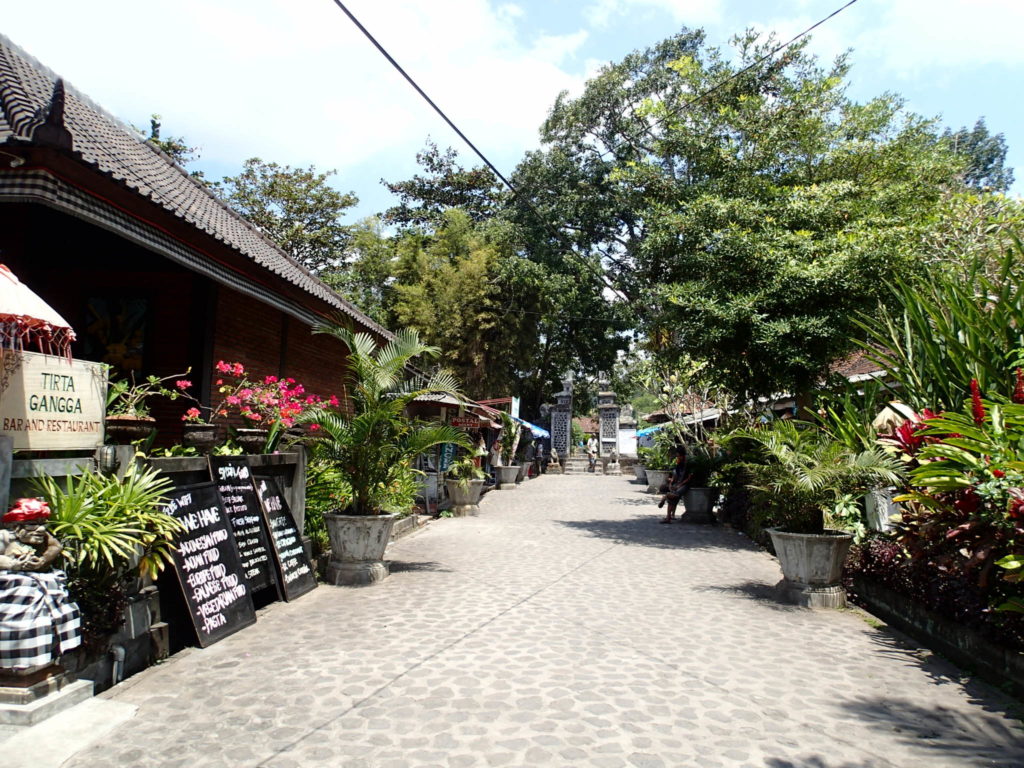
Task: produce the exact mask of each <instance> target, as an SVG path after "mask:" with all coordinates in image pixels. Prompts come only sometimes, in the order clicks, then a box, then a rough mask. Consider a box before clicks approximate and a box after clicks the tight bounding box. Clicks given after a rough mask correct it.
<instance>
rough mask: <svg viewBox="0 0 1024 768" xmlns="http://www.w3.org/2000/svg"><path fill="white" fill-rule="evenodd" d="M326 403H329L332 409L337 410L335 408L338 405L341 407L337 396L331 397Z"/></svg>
mask: <svg viewBox="0 0 1024 768" xmlns="http://www.w3.org/2000/svg"><path fill="white" fill-rule="evenodd" d="M328 402H329V403H330V404H331V406H333V407H334V408H337V407H338V406H339V405H341V401H340V400H339V399H338V396H337V395H331V399H330V400H328Z"/></svg>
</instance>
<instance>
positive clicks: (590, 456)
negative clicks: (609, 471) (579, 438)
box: [587, 437, 597, 472]
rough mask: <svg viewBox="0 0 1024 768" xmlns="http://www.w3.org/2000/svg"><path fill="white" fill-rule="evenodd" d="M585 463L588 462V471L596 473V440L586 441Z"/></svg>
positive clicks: (592, 438) (594, 438)
mask: <svg viewBox="0 0 1024 768" xmlns="http://www.w3.org/2000/svg"><path fill="white" fill-rule="evenodd" d="M587 461H589V462H590V466H589V467H588V469H589V471H591V472H596V471H597V438H596V437H591V438H590V440H588V441H587Z"/></svg>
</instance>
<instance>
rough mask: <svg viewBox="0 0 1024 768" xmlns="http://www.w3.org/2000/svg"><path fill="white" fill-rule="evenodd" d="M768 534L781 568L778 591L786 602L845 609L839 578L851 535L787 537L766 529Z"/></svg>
mask: <svg viewBox="0 0 1024 768" xmlns="http://www.w3.org/2000/svg"><path fill="white" fill-rule="evenodd" d="M768 533H769V534H770V535H771V537H772V544H773V545H774V547H775V554H776V555H778V558H779V565H780V566H781V567H782V575H783V579H782V581H781V582H780V583H779V587H780V588H781V589H782V593H783V597H784V599H785V600H786V601H787V602H791V603H796V604H797V605H802V606H804V607H806V608H845V607H846V590H844V589H843V585H842V584H840V578H841V577H842V573H843V562H844V561H845V560H846V553H847V552H848V551H849V549H850V544H852V543H853V534H851V533H847V532H846V531H832V530H826V531H825V532H824V533H823V534H817V533H789V532H788V531H783V530H780V529H779V528H769V529H768Z"/></svg>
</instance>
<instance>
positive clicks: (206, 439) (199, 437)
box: [181, 423, 217, 454]
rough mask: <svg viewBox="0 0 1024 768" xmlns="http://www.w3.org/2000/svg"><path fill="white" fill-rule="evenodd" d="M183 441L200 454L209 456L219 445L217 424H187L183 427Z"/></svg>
mask: <svg viewBox="0 0 1024 768" xmlns="http://www.w3.org/2000/svg"><path fill="white" fill-rule="evenodd" d="M181 441H182V442H183V443H184V444H185V445H188V446H191V447H192V448H195V449H196V450H197V451H199V453H202V454H207V453H209V452H210V451H211V450H213V446H215V445H216V444H217V425H216V424H194V423H193V424H185V425H184V426H183V427H182V438H181Z"/></svg>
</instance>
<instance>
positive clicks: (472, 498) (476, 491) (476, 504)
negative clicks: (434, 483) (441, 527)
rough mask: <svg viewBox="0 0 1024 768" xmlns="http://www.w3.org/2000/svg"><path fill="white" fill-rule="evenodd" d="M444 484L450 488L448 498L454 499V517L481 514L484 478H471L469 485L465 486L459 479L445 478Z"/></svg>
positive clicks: (452, 510) (452, 509)
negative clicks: (460, 483)
mask: <svg viewBox="0 0 1024 768" xmlns="http://www.w3.org/2000/svg"><path fill="white" fill-rule="evenodd" d="M444 484H445V487H446V488H447V489H448V498H449V499H451V500H452V508H451V513H452V516H453V517H465V516H466V515H479V514H480V494H482V493H483V490H484V481H483V480H470V481H469V485H467V486H466V487H465V488H463V487H462V486H460V485H459V481H458V480H445V482H444Z"/></svg>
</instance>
